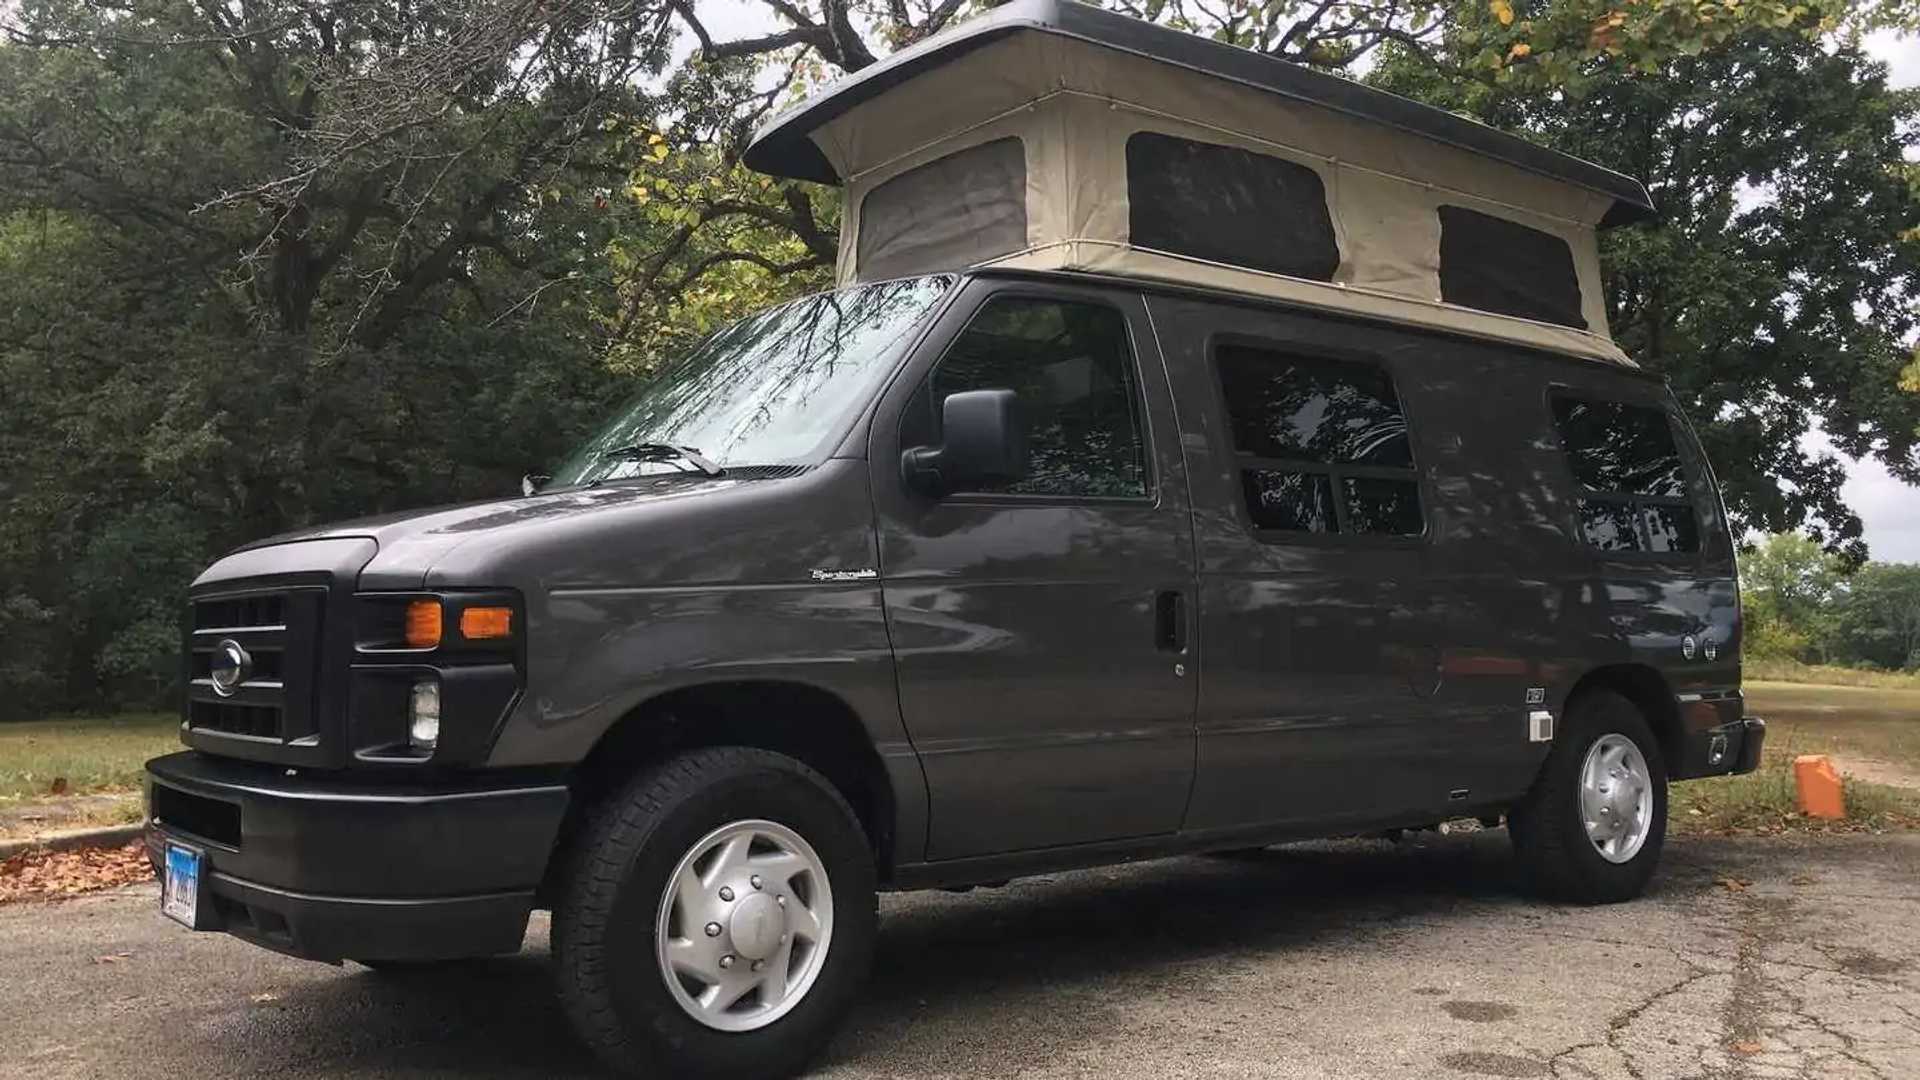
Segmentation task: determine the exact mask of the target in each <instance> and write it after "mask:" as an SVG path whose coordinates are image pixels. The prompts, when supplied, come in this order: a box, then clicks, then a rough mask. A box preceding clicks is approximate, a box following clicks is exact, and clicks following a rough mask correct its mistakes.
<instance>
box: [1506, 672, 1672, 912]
mask: <svg viewBox="0 0 1920 1080" xmlns="http://www.w3.org/2000/svg"><path fill="white" fill-rule="evenodd" d="M1507 831H1508V832H1509V833H1510V834H1511V835H1512V837H1513V848H1514V853H1515V855H1516V856H1517V857H1518V859H1519V862H1520V866H1521V869H1522V870H1523V872H1524V873H1525V874H1526V876H1527V878H1528V881H1529V883H1530V884H1531V885H1532V886H1533V888H1534V889H1536V890H1537V891H1538V892H1540V893H1541V894H1543V895H1545V896H1548V897H1550V898H1553V899H1556V900H1565V901H1569V902H1572V903H1577V904H1613V903H1619V902H1620V901H1623V900H1631V899H1633V898H1634V897H1637V896H1639V895H1640V894H1641V893H1642V892H1643V891H1645V889H1646V887H1647V882H1648V881H1649V880H1651V879H1652V877H1653V872H1654V870H1655V869H1656V868H1657V867H1658V866H1659V863H1660V850H1661V847H1662V846H1663V845H1664V843H1665V841H1666V834H1667V770H1666V762H1665V760H1664V758H1663V757H1662V756H1661V753H1660V743H1659V741H1658V740H1657V739H1655V738H1654V735H1653V729H1652V728H1651V727H1649V726H1648V724H1647V720H1646V717H1645V716H1643V715H1641V712H1640V709H1639V707H1638V706H1636V705H1635V704H1634V703H1633V702H1631V701H1629V700H1627V699H1626V698H1624V697H1622V696H1620V695H1619V694H1616V693H1614V692H1612V691H1610V690H1599V691H1594V692H1591V693H1587V694H1583V695H1581V696H1580V697H1579V698H1578V699H1576V700H1575V701H1574V703H1573V705H1572V706H1571V707H1570V708H1569V709H1568V710H1567V715H1566V718H1565V722H1564V723H1563V724H1562V725H1561V731H1560V733H1559V735H1558V737H1557V738H1555V739H1554V741H1553V748H1552V749H1551V750H1550V751H1548V753H1547V760H1546V764H1544V765H1542V766H1541V769H1540V775H1539V777H1538V778H1537V779H1535V781H1534V785H1533V789H1532V790H1531V791H1529V792H1528V793H1527V796H1526V798H1525V799H1523V800H1521V802H1520V803H1519V804H1518V805H1516V806H1515V807H1513V809H1512V811H1511V813H1509V814H1508V818H1507Z"/></svg>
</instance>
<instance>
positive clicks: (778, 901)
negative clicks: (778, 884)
mask: <svg viewBox="0 0 1920 1080" xmlns="http://www.w3.org/2000/svg"><path fill="white" fill-rule="evenodd" d="M773 902H774V903H776V904H779V905H780V906H781V907H786V906H787V898H786V897H785V896H776V897H774V898H773Z"/></svg>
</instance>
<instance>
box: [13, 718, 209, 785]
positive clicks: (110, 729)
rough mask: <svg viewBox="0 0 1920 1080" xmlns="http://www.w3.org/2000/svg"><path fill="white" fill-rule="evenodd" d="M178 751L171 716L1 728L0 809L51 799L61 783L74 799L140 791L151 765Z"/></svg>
mask: <svg viewBox="0 0 1920 1080" xmlns="http://www.w3.org/2000/svg"><path fill="white" fill-rule="evenodd" d="M179 748H180V718H179V717H178V716H177V715H174V714H171V713H126V714H121V715H118V716H73V717H62V718H59V719H53V720H29V721H24V722H19V723H4V724H0V807H4V806H6V805H8V804H9V803H14V802H20V801H25V800H30V799H40V798H45V797H48V796H50V795H52V794H53V790H54V785H55V782H56V781H58V780H61V779H64V780H65V781H66V785H65V790H66V793H67V794H69V795H88V794H95V793H101V792H131V791H138V790H140V778H141V766H142V765H144V764H146V761H147V759H148V758H151V757H156V756H158V755H160V754H165V753H168V752H170V751H173V750H177V749H179Z"/></svg>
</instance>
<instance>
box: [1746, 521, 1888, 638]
mask: <svg viewBox="0 0 1920 1080" xmlns="http://www.w3.org/2000/svg"><path fill="white" fill-rule="evenodd" d="M1847 569H1848V568H1847V565H1846V563H1845V562H1843V561H1842V560H1840V559H1839V558H1837V557H1835V556H1833V555H1830V554H1828V553H1827V552H1824V551H1822V550H1821V549H1820V546H1819V545H1818V544H1816V543H1814V541H1813V540H1812V539H1810V538H1808V537H1806V536H1803V535H1801V534H1798V533H1786V534H1783V535H1779V536H1770V537H1767V538H1765V539H1764V540H1762V541H1761V542H1760V543H1759V544H1758V545H1756V546H1755V547H1754V548H1753V549H1752V550H1751V551H1749V552H1747V553H1745V554H1744V555H1742V556H1741V559H1740V595H1741V600H1742V613H1743V615H1744V627H1745V654H1746V655H1748V656H1752V657H1760V658H1778V659H1783V660H1791V661H1795V662H1798V663H1803V664H1838V665H1844V666H1848V667H1864V668H1869V669H1878V670H1883V671H1902V670H1904V671H1914V672H1920V565H1915V564H1911V563H1867V564H1866V565H1865V566H1863V567H1861V568H1859V570H1858V571H1856V572H1854V573H1852V574H1851V576H1849V575H1848V573H1847Z"/></svg>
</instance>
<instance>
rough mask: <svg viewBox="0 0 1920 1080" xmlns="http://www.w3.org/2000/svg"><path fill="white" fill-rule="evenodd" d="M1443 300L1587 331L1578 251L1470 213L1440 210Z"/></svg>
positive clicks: (1545, 235) (1533, 232) (1547, 235)
mask: <svg viewBox="0 0 1920 1080" xmlns="http://www.w3.org/2000/svg"><path fill="white" fill-rule="evenodd" d="M1440 298H1441V299H1442V300H1445V301H1446V302H1447V303H1449V304H1461V305H1464V306H1466V307H1473V308H1479V309H1480V310H1482V311H1496V312H1499V313H1500V314H1502V315H1518V316H1520V317H1521V318H1524V319H1539V320H1540V321H1542V322H1550V323H1559V324H1560V325H1562V326H1573V327H1578V328H1580V329H1582V330H1585V329H1586V328H1587V317H1586V315H1585V314H1583V313H1582V312H1581V309H1580V278H1579V275H1578V274H1576V273H1575V272H1574V268H1573V249H1572V248H1570V247H1568V246H1567V242H1566V241H1565V240H1562V239H1561V238H1560V237H1558V236H1555V235H1553V234H1552V233H1546V232H1541V231H1540V230H1539V229H1530V228H1528V227H1527V226H1525V225H1522V224H1520V223H1519V222H1517V221H1508V220H1506V219H1505V218H1497V217H1494V216H1492V215H1490V214H1482V213H1479V212H1477V211H1473V210H1468V209H1466V208H1464V207H1459V206H1442V207H1441V208H1440Z"/></svg>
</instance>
